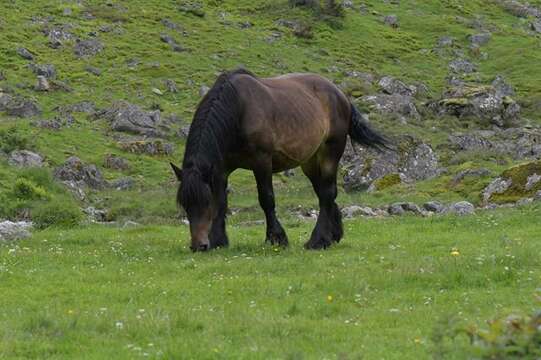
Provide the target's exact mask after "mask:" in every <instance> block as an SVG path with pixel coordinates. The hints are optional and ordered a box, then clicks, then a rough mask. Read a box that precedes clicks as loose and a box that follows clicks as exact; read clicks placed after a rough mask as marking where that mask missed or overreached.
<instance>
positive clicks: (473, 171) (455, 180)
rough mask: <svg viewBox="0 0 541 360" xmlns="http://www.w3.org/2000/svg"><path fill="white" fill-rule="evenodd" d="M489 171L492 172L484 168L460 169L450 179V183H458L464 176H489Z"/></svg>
mask: <svg viewBox="0 0 541 360" xmlns="http://www.w3.org/2000/svg"><path fill="white" fill-rule="evenodd" d="M491 173H492V172H491V171H490V170H489V169H486V168H480V169H467V170H462V171H460V172H459V173H458V174H456V175H455V177H454V178H453V180H452V183H453V184H454V185H456V184H458V183H460V182H461V181H462V180H464V178H466V177H485V176H489V175H490V174H491Z"/></svg>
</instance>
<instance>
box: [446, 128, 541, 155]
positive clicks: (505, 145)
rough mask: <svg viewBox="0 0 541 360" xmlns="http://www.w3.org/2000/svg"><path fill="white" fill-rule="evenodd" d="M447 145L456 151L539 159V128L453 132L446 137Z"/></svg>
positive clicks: (540, 139)
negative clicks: (465, 132)
mask: <svg viewBox="0 0 541 360" xmlns="http://www.w3.org/2000/svg"><path fill="white" fill-rule="evenodd" d="M448 146H449V148H450V149H452V150H454V151H457V152H461V151H482V152H490V153H494V154H497V155H502V156H509V157H511V158H513V159H516V160H525V159H541V129H539V128H509V129H506V130H495V131H493V130H478V131H472V132H470V133H467V134H453V135H450V136H449V138H448Z"/></svg>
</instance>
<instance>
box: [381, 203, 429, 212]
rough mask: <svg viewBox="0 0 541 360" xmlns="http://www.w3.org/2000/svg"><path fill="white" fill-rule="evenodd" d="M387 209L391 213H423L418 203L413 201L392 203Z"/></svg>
mask: <svg viewBox="0 0 541 360" xmlns="http://www.w3.org/2000/svg"><path fill="white" fill-rule="evenodd" d="M387 211H388V212H389V214H390V215H404V214H405V213H407V212H410V213H414V214H417V215H421V214H422V213H423V212H422V211H421V208H420V207H419V206H418V205H416V204H414V203H411V202H398V203H394V204H391V205H389V207H388V209H387Z"/></svg>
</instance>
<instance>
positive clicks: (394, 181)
mask: <svg viewBox="0 0 541 360" xmlns="http://www.w3.org/2000/svg"><path fill="white" fill-rule="evenodd" d="M401 183H402V179H400V175H399V174H397V173H392V174H387V175H385V176H384V177H382V178H379V179H377V180H376V181H374V187H375V188H376V190H384V189H387V188H390V187H391V186H395V185H398V184H401Z"/></svg>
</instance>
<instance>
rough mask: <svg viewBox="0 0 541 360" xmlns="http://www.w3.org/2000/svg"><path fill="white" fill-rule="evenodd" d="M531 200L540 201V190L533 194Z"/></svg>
mask: <svg viewBox="0 0 541 360" xmlns="http://www.w3.org/2000/svg"><path fill="white" fill-rule="evenodd" d="M533 199H534V201H541V190H539V191H538V192H537V193H535V196H534V197H533Z"/></svg>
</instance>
